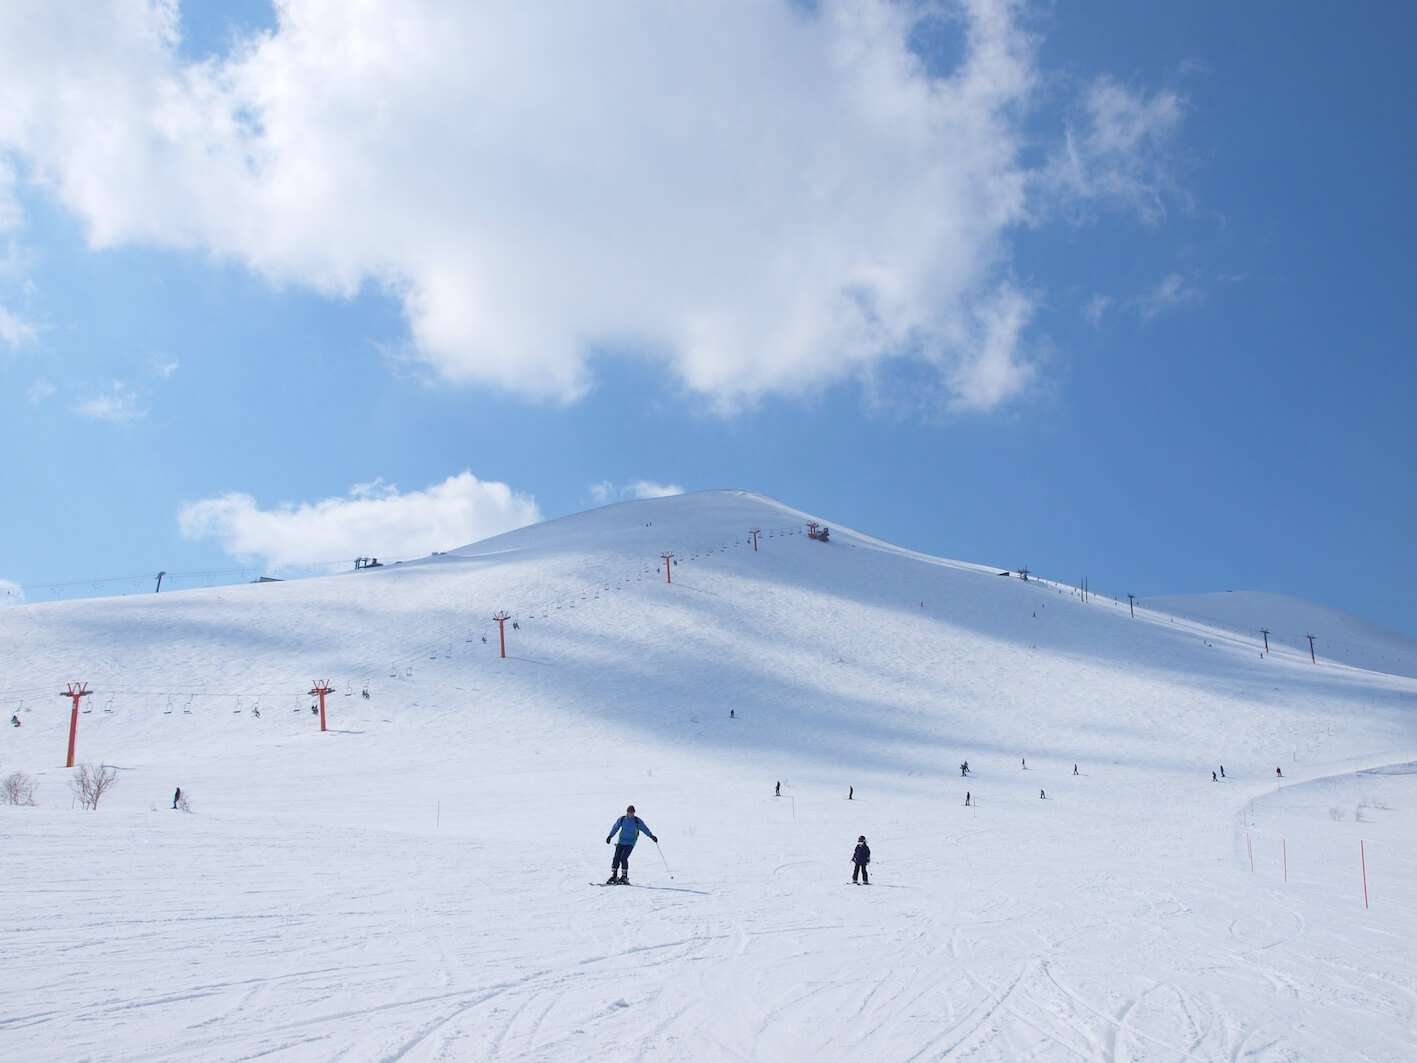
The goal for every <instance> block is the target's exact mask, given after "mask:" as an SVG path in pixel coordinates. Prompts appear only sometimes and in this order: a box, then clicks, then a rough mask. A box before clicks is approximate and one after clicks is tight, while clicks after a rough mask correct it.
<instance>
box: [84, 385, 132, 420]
mask: <svg viewBox="0 0 1417 1063" xmlns="http://www.w3.org/2000/svg"><path fill="white" fill-rule="evenodd" d="M74 410H75V412H76V413H78V414H79V415H80V416H81V417H92V418H93V419H94V420H96V421H109V422H111V423H113V424H122V423H124V422H126V421H134V420H137V419H138V418H140V417H144V416H146V415H147V411H146V410H142V409H139V408H138V394H137V392H135V391H134V390H133V389H132V388H130V387H128V385H126V384H123V383H121V382H119V381H117V380H115V381H114V382H113V383H112V384H110V385H109V387H108V390H107V391H105V392H103V393H101V394H98V395H94V396H91V397H90V398H87V399H83V400H81V401H80V402H79V404H78V405H77V406H75V407H74Z"/></svg>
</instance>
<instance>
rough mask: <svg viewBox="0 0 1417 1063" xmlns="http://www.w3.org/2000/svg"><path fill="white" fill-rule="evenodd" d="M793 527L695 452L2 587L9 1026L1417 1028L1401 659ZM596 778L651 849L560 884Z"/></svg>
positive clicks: (467, 1030) (761, 1055)
mask: <svg viewBox="0 0 1417 1063" xmlns="http://www.w3.org/2000/svg"><path fill="white" fill-rule="evenodd" d="M810 519H814V518H812V517H810V516H809V515H807V514H804V513H801V512H799V511H796V510H793V509H790V508H788V507H786V506H783V505H781V504H780V503H777V502H775V501H772V500H770V499H766V498H763V497H761V496H757V495H752V494H748V493H744V492H703V493H699V494H692V495H684V496H676V497H671V498H662V499H654V500H647V501H639V502H626V503H621V504H618V505H615V506H609V507H606V508H604V509H600V510H596V511H593V512H590V513H585V514H580V515H577V516H574V517H569V518H565V519H562V520H558V521H551V522H548V523H546V524H543V525H539V526H536V527H532V528H526V529H522V530H520V531H517V532H513V533H509V534H507V535H504V536H499V537H497V538H495V539H492V540H488V541H486V542H483V543H480V544H476V545H474V546H470V547H467V548H465V549H462V550H457V551H453V552H451V553H448V554H444V555H439V556H436V557H433V558H429V559H426V560H424V561H421V562H418V563H414V564H405V565H397V566H387V567H384V568H381V569H375V570H365V571H361V572H357V573H351V574H347V575H343V576H338V577H331V578H327V579H318V580H307V581H301V582H294V583H283V584H265V585H260V586H245V587H235V588H230V587H228V588H220V589H213V590H203V591H190V592H181V593H175V594H166V593H164V594H161V595H151V596H143V597H129V598H120V599H110V600H103V601H81V602H70V603H54V604H46V605H33V606H25V607H21V608H16V609H9V610H5V611H0V645H3V646H4V647H5V649H6V653H5V655H4V657H3V661H0V669H3V670H2V671H0V699H3V705H4V706H5V707H6V709H7V711H6V712H5V715H6V716H8V715H9V714H10V713H11V712H14V713H17V714H18V716H19V718H20V719H21V721H22V724H23V725H22V726H21V727H19V728H6V729H4V732H3V736H0V774H7V773H9V772H12V771H16V770H19V771H24V772H27V773H29V774H30V775H31V776H33V777H35V779H36V780H37V782H38V791H37V801H38V804H37V805H36V806H35V807H0V829H3V831H4V835H5V855H6V875H5V876H4V881H3V885H0V891H3V898H0V901H3V905H4V910H5V911H6V912H7V914H8V915H9V916H10V918H7V920H5V921H4V923H3V925H0V955H3V956H4V957H5V959H6V969H7V970H8V971H10V972H12V978H11V979H10V980H9V985H8V992H7V993H6V994H5V995H4V997H3V1003H0V1054H3V1056H4V1057H5V1058H14V1059H164V1060H165V1059H172V1060H176V1059H182V1060H185V1061H191V1060H202V1059H213V1060H218V1059H219V1060H226V1059H245V1058H254V1057H257V1056H260V1057H261V1058H265V1059H281V1060H306V1059H309V1060H323V1059H336V1058H338V1059H361V1060H362V1059H371V1060H373V1059H409V1060H434V1059H438V1060H474V1059H519V1060H520V1059H544V1060H599V1059H605V1058H616V1059H625V1058H629V1059H645V1060H651V1059H652V1060H710V1059H753V1060H803V1059H828V1060H830V1059H848V1058H856V1057H858V1056H861V1055H868V1056H870V1057H872V1058H877V1059H910V1058H920V1059H926V1058H949V1059H964V1058H971V1059H998V1060H1004V1059H1020V1058H1037V1059H1076V1058H1089V1059H1090V1058H1099V1059H1141V1058H1156V1059H1162V1058H1165V1059H1184V1058H1192V1059H1218V1058H1224V1059H1245V1058H1254V1059H1267V1058H1268V1059H1294V1058H1313V1059H1318V1058H1368V1059H1394V1058H1400V1057H1401V1056H1402V1054H1403V1053H1404V1052H1406V1051H1407V1049H1408V1048H1409V1047H1410V1036H1411V1033H1410V1031H1411V1029H1412V1026H1413V1020H1414V1017H1417V1016H1414V1012H1417V960H1414V958H1413V955H1412V950H1411V949H1410V947H1409V943H1408V941H1407V940H1406V939H1407V936H1408V935H1409V934H1410V928H1411V926H1412V925H1413V920H1414V917H1417V895H1414V889H1413V886H1412V885H1411V884H1412V883H1413V882H1414V881H1417V875H1414V872H1417V853H1414V833H1415V832H1414V829H1413V827H1412V818H1411V816H1412V808H1413V807H1414V803H1417V766H1413V762H1414V761H1417V682H1414V681H1413V680H1412V679H1410V678H1406V677H1402V676H1395V675H1389V674H1382V673H1380V672H1376V671H1361V670H1357V669H1354V668H1350V667H1343V666H1339V665H1336V664H1332V663H1329V661H1327V660H1323V659H1321V661H1320V663H1319V664H1318V665H1315V664H1312V663H1311V662H1310V661H1309V658H1308V654H1307V652H1304V653H1302V654H1301V653H1300V652H1298V651H1297V650H1293V649H1291V648H1289V647H1287V646H1279V647H1275V648H1274V652H1272V653H1271V654H1269V655H1268V656H1261V655H1260V654H1259V653H1258V652H1257V651H1256V648H1255V646H1254V645H1253V642H1254V640H1253V637H1252V636H1251V635H1249V634H1244V635H1241V634H1239V633H1232V632H1229V631H1226V630H1223V629H1220V628H1204V627H1201V626H1198V625H1197V624H1196V623H1194V622H1180V621H1177V620H1174V619H1173V618H1172V617H1171V616H1170V615H1161V614H1158V613H1153V612H1148V611H1145V610H1141V611H1138V614H1137V616H1136V618H1135V619H1133V618H1131V617H1130V616H1129V615H1128V610H1127V606H1126V603H1125V602H1124V603H1122V604H1120V605H1118V604H1117V603H1115V602H1112V601H1110V600H1104V599H1099V598H1093V599H1092V600H1091V601H1090V602H1087V603H1084V602H1083V601H1082V600H1081V599H1080V598H1079V597H1078V596H1077V595H1076V594H1075V593H1074V592H1073V591H1072V590H1071V589H1070V588H1067V587H1061V586H1055V585H1051V584H1048V583H1046V582H1040V581H1037V580H1029V581H1027V582H1024V581H1022V580H1019V579H1016V578H1013V577H1009V576H1001V575H999V574H998V572H997V570H994V569H990V568H984V567H980V566H976V565H968V564H962V563H957V562H949V561H941V560H938V559H933V558H927V557H922V556H921V555H918V554H914V553H912V552H909V551H905V550H901V549H898V548H896V547H893V546H891V545H889V544H886V543H882V542H880V541H879V540H875V539H872V538H870V537H869V536H867V535H864V534H860V533H857V532H854V531H852V530H850V529H844V528H840V527H837V526H835V525H833V526H832V529H831V537H830V541H828V542H825V543H822V542H816V541H813V540H811V539H809V538H808V537H807V535H806V534H805V530H806V529H805V522H806V521H807V520H810ZM815 519H818V520H820V519H821V518H820V517H818V518H815ZM827 523H830V521H827ZM753 528H757V529H759V531H758V534H757V548H756V549H754V541H753V536H752V534H751V529H753ZM666 553H669V554H672V555H673V556H672V558H671V559H670V567H669V568H668V570H667V571H666V569H665V567H664V565H665V562H664V558H663V555H664V554H666ZM1152 604H1154V600H1153V603H1152ZM498 613H505V614H507V615H508V617H509V619H508V620H507V622H506V625H505V626H506V632H505V634H506V647H507V656H506V658H505V659H504V658H502V657H501V656H500V655H499V648H500V641H499V631H498V625H497V624H496V623H495V622H494V621H493V620H492V617H493V616H494V614H498ZM319 680H329V681H330V683H331V684H332V685H333V686H334V687H335V688H336V689H335V691H334V693H333V694H331V695H330V696H329V697H328V699H327V719H328V723H329V729H328V730H326V731H324V732H321V731H320V730H319V720H318V717H317V716H314V715H312V714H311V712H310V704H311V701H312V699H311V697H310V696H308V695H307V693H306V692H307V691H308V690H310V689H311V687H312V684H313V683H315V682H316V681H319ZM79 682H86V683H87V684H88V687H89V689H91V690H92V691H93V694H92V696H90V697H89V698H87V699H84V710H85V711H84V712H82V713H81V714H80V716H79V726H78V736H77V747H78V760H79V761H81V762H82V761H92V762H94V763H100V762H101V763H106V764H109V765H113V766H115V767H116V768H117V769H118V773H119V779H118V785H117V787H116V788H115V789H114V790H113V791H112V792H111V793H110V794H109V795H108V796H106V797H105V798H104V799H103V802H102V803H101V805H100V807H99V809H98V810H97V811H95V812H84V811H81V810H77V809H75V808H72V807H71V796H70V794H69V792H68V789H67V786H66V783H67V780H68V778H69V776H70V772H68V771H67V770H65V769H64V768H63V767H62V765H63V763H64V757H65V753H66V744H67V741H68V724H69V716H70V711H69V704H70V702H69V700H68V699H67V698H64V697H61V696H59V695H60V693H61V692H62V691H63V690H65V688H66V685H67V684H69V683H79ZM365 688H367V689H368V691H369V694H370V697H369V698H368V699H365V698H364V697H362V696H361V691H362V690H363V689H365ZM256 710H258V711H259V715H257V714H256ZM966 759H967V760H968V761H969V764H970V767H971V768H972V769H973V772H972V773H971V775H970V776H969V777H967V778H966V777H962V776H961V774H960V771H959V767H958V765H959V764H960V762H961V761H963V760H966ZM1221 764H1223V765H1224V767H1225V774H1226V777H1225V779H1224V780H1223V781H1219V780H1218V781H1216V782H1214V783H1212V781H1211V772H1212V771H1215V772H1217V775H1218V772H1219V767H1220V765H1221ZM1075 765H1076V774H1074V766H1075ZM1277 768H1282V770H1283V776H1284V777H1283V778H1282V779H1277V778H1276V769H1277ZM779 782H780V783H781V793H782V796H781V797H775V796H774V788H775V787H774V784H776V783H779ZM177 785H181V786H182V787H183V788H184V790H186V791H187V792H188V794H189V795H190V801H191V814H183V813H182V812H174V811H172V810H171V809H170V808H169V806H170V804H171V798H172V791H173V788H174V786H177ZM966 791H968V792H969V794H970V805H969V806H968V807H966V806H965V804H964V799H965V793H966ZM848 794H850V798H849V799H848ZM1045 795H1046V796H1045ZM1040 797H1042V798H1043V799H1040ZM631 802H633V803H634V804H635V806H636V808H637V810H638V811H639V813H640V815H641V816H642V817H643V818H644V819H645V820H646V821H648V823H649V824H650V825H651V827H652V828H653V829H654V830H655V832H656V834H657V835H658V837H659V846H658V847H656V846H655V845H653V844H652V843H650V842H649V841H648V840H645V841H642V842H641V843H640V845H639V847H638V848H637V849H636V850H635V853H634V856H633V859H632V872H633V878H634V879H635V881H636V883H637V884H638V886H639V888H630V889H597V888H595V887H593V886H591V885H589V883H590V882H591V881H600V880H603V878H604V877H605V875H606V874H607V873H608V870H609V862H610V859H609V858H610V851H609V849H608V848H607V846H606V845H605V844H604V838H605V834H606V832H607V831H608V829H609V827H610V824H611V823H612V821H613V820H614V819H615V817H616V816H617V815H619V814H620V813H621V812H623V811H624V808H625V806H626V804H627V803H631ZM860 834H865V835H867V836H868V838H869V839H870V842H871V845H872V848H873V851H874V854H875V855H874V860H873V864H872V872H873V875H872V885H871V886H870V887H869V888H863V887H853V886H851V885H850V883H849V872H850V867H849V863H848V861H849V858H850V854H851V850H852V847H853V845H854V842H855V839H856V837H857V836H858V835H860ZM1360 843H1361V844H1362V860H1363V861H1365V864H1361V863H1360ZM1364 872H1366V874H1367V886H1368V888H1369V890H1370V898H1369V901H1370V905H1371V907H1366V908H1365V907H1364V893H1363V891H1364V882H1363V878H1362V876H1363V874H1364ZM1286 876H1287V878H1286Z"/></svg>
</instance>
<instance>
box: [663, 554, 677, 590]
mask: <svg viewBox="0 0 1417 1063" xmlns="http://www.w3.org/2000/svg"><path fill="white" fill-rule="evenodd" d="M659 556H660V557H662V558H664V582H665V583H673V582H674V581H673V580H672V579H671V578H670V577H669V559H670V558H671V557H673V556H674V555H673V554H660V555H659Z"/></svg>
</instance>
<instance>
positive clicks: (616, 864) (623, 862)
mask: <svg viewBox="0 0 1417 1063" xmlns="http://www.w3.org/2000/svg"><path fill="white" fill-rule="evenodd" d="M633 848H634V846H633V845H620V844H618V843H617V844H616V846H615V859H614V860H612V861H611V862H610V873H611V874H612V875H613V874H615V872H616V871H618V870H619V869H620V868H622V867H623V868H624V869H625V874H627V875H628V874H629V873H630V850H631V849H633Z"/></svg>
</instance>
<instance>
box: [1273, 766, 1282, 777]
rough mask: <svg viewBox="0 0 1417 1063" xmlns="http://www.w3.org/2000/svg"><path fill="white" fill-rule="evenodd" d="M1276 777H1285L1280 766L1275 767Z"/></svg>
mask: <svg viewBox="0 0 1417 1063" xmlns="http://www.w3.org/2000/svg"><path fill="white" fill-rule="evenodd" d="M1274 777H1275V778H1276V779H1282V778H1284V772H1282V771H1280V770H1279V769H1278V768H1275V769H1274Z"/></svg>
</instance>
